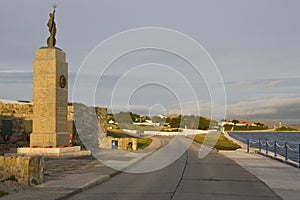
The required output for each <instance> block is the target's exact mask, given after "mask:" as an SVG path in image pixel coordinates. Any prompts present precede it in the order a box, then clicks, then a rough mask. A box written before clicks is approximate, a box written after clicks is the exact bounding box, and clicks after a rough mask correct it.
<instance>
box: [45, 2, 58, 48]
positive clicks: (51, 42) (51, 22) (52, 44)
mask: <svg viewBox="0 0 300 200" xmlns="http://www.w3.org/2000/svg"><path fill="white" fill-rule="evenodd" d="M53 8H54V10H53V12H52V13H50V14H49V16H50V18H49V20H48V23H47V26H48V27H49V32H50V36H49V37H48V39H47V45H48V47H49V48H53V47H55V44H56V39H55V35H56V24H55V21H54V16H55V9H56V5H54V6H53Z"/></svg>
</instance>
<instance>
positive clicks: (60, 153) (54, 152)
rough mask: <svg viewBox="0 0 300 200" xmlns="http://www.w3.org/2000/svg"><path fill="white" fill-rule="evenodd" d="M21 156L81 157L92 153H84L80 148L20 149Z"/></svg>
mask: <svg viewBox="0 0 300 200" xmlns="http://www.w3.org/2000/svg"><path fill="white" fill-rule="evenodd" d="M17 153H18V154H19V155H40V156H44V157H81V156H89V155H91V151H87V150H86V151H82V150H81V149H80V146H74V147H64V148H31V147H24V148H18V149H17Z"/></svg>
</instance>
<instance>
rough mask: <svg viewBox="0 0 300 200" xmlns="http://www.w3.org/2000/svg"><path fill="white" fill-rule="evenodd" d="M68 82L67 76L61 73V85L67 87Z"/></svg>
mask: <svg viewBox="0 0 300 200" xmlns="http://www.w3.org/2000/svg"><path fill="white" fill-rule="evenodd" d="M66 83H67V81H66V78H65V76H64V75H61V76H60V78H59V86H60V87H61V88H65V87H66Z"/></svg>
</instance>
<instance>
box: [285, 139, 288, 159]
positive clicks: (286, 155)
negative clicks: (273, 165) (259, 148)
mask: <svg viewBox="0 0 300 200" xmlns="http://www.w3.org/2000/svg"><path fill="white" fill-rule="evenodd" d="M284 148H285V160H286V161H287V160H288V147H287V142H285V143H284Z"/></svg>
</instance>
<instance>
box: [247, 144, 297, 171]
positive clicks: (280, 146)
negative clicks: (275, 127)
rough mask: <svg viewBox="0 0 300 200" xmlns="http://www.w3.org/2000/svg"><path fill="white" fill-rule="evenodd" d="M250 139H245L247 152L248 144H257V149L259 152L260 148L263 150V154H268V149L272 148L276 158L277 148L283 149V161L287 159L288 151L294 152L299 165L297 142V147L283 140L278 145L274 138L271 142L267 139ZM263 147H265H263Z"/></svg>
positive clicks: (248, 150)
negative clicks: (282, 142)
mask: <svg viewBox="0 0 300 200" xmlns="http://www.w3.org/2000/svg"><path fill="white" fill-rule="evenodd" d="M264 141H265V142H263V140H261V139H259V140H251V139H247V152H248V153H249V152H250V145H251V144H254V145H255V144H258V151H259V152H260V153H261V152H262V149H264V150H265V154H266V155H269V151H270V150H271V151H272V150H273V153H274V157H275V158H276V157H277V155H278V148H279V149H283V152H284V155H282V156H284V159H285V161H288V160H289V151H291V152H294V154H298V165H299V166H300V144H298V148H292V147H290V146H289V145H288V143H287V142H285V143H284V144H283V145H280V144H279V143H278V142H277V141H276V140H275V141H274V142H273V143H270V142H269V141H268V140H264ZM263 147H265V148H263Z"/></svg>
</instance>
